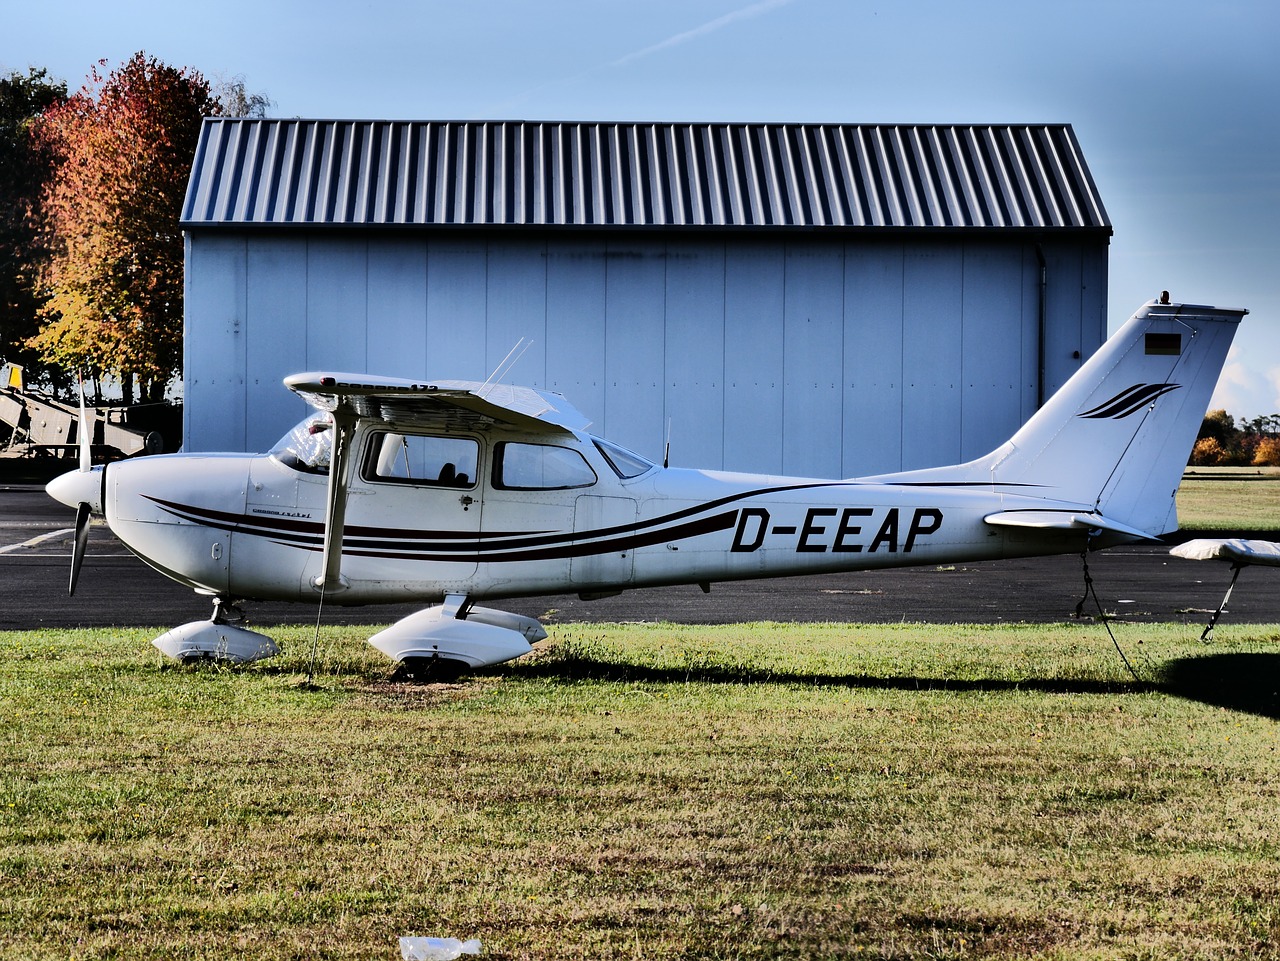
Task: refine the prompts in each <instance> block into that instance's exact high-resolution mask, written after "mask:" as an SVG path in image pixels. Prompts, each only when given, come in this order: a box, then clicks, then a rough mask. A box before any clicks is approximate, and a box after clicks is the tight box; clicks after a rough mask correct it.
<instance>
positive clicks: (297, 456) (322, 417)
mask: <svg viewBox="0 0 1280 961" xmlns="http://www.w3.org/2000/svg"><path fill="white" fill-rule="evenodd" d="M268 453H269V454H270V455H271V456H272V457H274V458H275V459H276V460H278V461H279V462H280V463H282V464H284V466H285V467H291V468H293V469H294V470H296V471H302V472H303V473H305V474H328V473H329V460H330V458H331V457H332V455H333V418H331V417H330V416H329V415H328V414H327V413H325V412H324V411H319V412H317V413H315V414H312V415H311V416H310V417H308V418H307V419H306V420H304V421H303V422H302V423H300V424H298V425H297V426H296V427H294V428H293V429H292V430H291V431H289V433H287V434H285V435H284V436H283V437H281V438H280V440H279V441H277V443H276V445H275V446H274V447H272V448H271V450H270V451H268Z"/></svg>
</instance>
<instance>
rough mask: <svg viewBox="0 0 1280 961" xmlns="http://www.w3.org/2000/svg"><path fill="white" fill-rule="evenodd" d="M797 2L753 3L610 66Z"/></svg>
mask: <svg viewBox="0 0 1280 961" xmlns="http://www.w3.org/2000/svg"><path fill="white" fill-rule="evenodd" d="M794 2H795V0H759V2H758V3H752V4H749V5H748V6H745V7H743V8H742V9H741V10H734V11H733V12H732V13H726V14H725V15H724V16H722V17H716V18H715V19H714V20H708V21H707V22H706V23H704V24H703V25H702V26H700V27H694V28H693V29H692V30H686V31H684V32H683V33H677V34H675V35H673V36H670V37H667V39H666V40H660V41H658V42H657V43H655V44H653V45H651V46H648V47H645V48H644V49H642V50H637V51H635V52H634V53H629V54H627V55H626V56H623V57H619V58H618V59H617V60H615V61H613V62H612V63H611V64H609V66H611V67H621V66H625V65H626V64H629V63H634V62H635V61H637V60H640V59H643V58H644V57H647V56H649V55H650V54H654V53H657V52H658V51H660V50H669V49H671V48H672V47H678V46H680V44H682V43H688V42H689V41H690V40H697V39H698V38H700V37H705V36H707V35H708V34H711V33H715V32H716V31H717V30H719V29H721V28H722V27H727V26H728V25H729V24H731V23H737V22H739V21H741V20H750V19H751V18H752V17H758V16H760V15H761V14H764V13H768V12H769V11H770V10H776V9H777V8H778V7H784V6H786V5H787V4H789V3H794Z"/></svg>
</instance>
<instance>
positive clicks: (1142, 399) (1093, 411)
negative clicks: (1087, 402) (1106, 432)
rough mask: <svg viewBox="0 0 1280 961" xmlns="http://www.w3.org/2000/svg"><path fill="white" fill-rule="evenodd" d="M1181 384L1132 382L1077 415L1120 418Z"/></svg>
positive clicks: (1095, 418) (1094, 418) (1134, 411)
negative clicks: (1112, 395) (1107, 398)
mask: <svg viewBox="0 0 1280 961" xmlns="http://www.w3.org/2000/svg"><path fill="white" fill-rule="evenodd" d="M1181 386H1182V385H1181V384H1134V385H1133V386H1132V387H1129V388H1127V389H1126V390H1122V391H1121V392H1120V393H1118V394H1116V395H1115V396H1114V397H1112V398H1111V399H1110V400H1106V401H1103V402H1102V403H1101V404H1099V405H1098V406H1097V407H1093V408H1090V409H1089V410H1086V411H1081V412H1080V414H1078V415H1077V416H1079V417H1086V418H1089V419H1090V420H1099V419H1102V418H1110V419H1112V420H1121V419H1122V418H1125V417H1128V416H1129V415H1130V414H1133V413H1136V412H1137V411H1139V410H1141V409H1142V408H1143V407H1145V406H1146V405H1147V404H1149V403H1151V402H1152V401H1154V400H1155V399H1156V398H1158V397H1163V396H1164V395H1165V394H1167V393H1169V392H1170V391H1173V390H1177V389H1178V388H1179V387H1181Z"/></svg>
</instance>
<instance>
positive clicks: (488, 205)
mask: <svg viewBox="0 0 1280 961" xmlns="http://www.w3.org/2000/svg"><path fill="white" fill-rule="evenodd" d="M182 226H183V229H184V231H185V237H186V334H185V336H186V343H185V359H184V366H185V371H184V391H185V412H186V413H185V418H186V423H185V425H184V427H185V441H186V449H187V450H264V449H266V448H267V447H269V446H270V445H271V444H272V443H273V442H274V441H275V440H276V439H277V438H278V437H279V436H280V435H281V434H283V433H284V432H285V431H286V430H287V429H288V428H289V427H290V426H291V425H292V424H293V423H294V422H296V421H297V420H299V419H300V418H301V417H302V416H303V415H304V413H305V408H304V406H303V405H302V403H301V401H299V400H298V399H296V398H294V397H293V396H292V395H291V394H289V392H288V391H286V390H285V389H284V388H283V386H282V385H281V379H282V378H283V377H284V376H285V375H287V374H290V373H293V372H296V371H302V370H323V369H328V370H335V371H347V372H356V373H377V374H386V375H394V376H401V377H413V378H424V377H425V378H441V379H447V378H461V379H474V380H485V379H486V378H488V377H489V376H490V375H491V374H492V373H493V372H494V371H495V369H497V368H498V367H499V366H500V364H501V363H502V362H503V360H504V358H505V357H506V356H507V355H508V353H509V352H510V351H511V350H512V348H513V347H515V345H516V344H517V343H518V342H520V341H522V340H523V341H524V342H525V344H526V346H525V348H524V349H523V353H521V354H520V355H519V359H518V360H517V361H516V362H515V364H514V366H513V367H512V368H511V369H510V371H509V372H508V373H506V374H505V375H504V376H503V377H502V378H501V379H502V380H505V381H507V382H512V383H519V384H524V385H528V386H533V387H540V388H546V389H550V390H554V391H559V392H560V393H563V394H564V395H566V397H568V399H569V400H570V401H571V402H572V403H573V404H574V405H575V406H576V407H578V408H579V409H580V410H582V411H583V412H584V413H586V414H587V415H588V416H589V417H591V418H592V419H593V421H594V424H593V427H592V430H593V431H595V432H597V433H599V434H601V435H603V436H606V437H609V438H610V439H612V440H614V441H616V442H618V443H621V444H624V445H626V446H629V447H632V448H633V449H635V450H636V451H638V452H640V453H642V454H645V455H647V456H648V457H650V458H654V459H658V458H660V457H661V456H662V453H663V448H664V445H665V444H666V442H667V438H668V437H669V438H670V449H671V462H672V463H673V464H675V465H680V466H690V467H708V468H724V469H729V470H750V471H763V472H778V473H787V474H797V475H812V476H824V477H832V476H853V475H858V474H867V473H874V472H878V471H887V470H899V469H908V468H914V467H924V466H929V465H933V464H941V463H951V462H956V461H960V460H964V459H968V458H971V457H976V456H979V455H981V454H983V453H985V452H986V451H988V450H990V449H992V448H994V447H995V446H997V445H998V444H1000V443H1001V442H1003V441H1004V440H1005V439H1007V438H1008V437H1009V436H1010V435H1011V434H1012V433H1013V432H1014V431H1015V430H1016V429H1017V427H1018V426H1019V425H1020V424H1021V423H1022V422H1023V421H1024V420H1025V419H1026V418H1027V417H1028V416H1030V414H1031V413H1032V412H1033V411H1034V410H1035V409H1036V407H1037V406H1038V405H1039V404H1040V403H1041V402H1042V401H1043V399H1044V398H1045V397H1047V396H1048V395H1049V394H1051V393H1052V392H1053V390H1054V389H1055V388H1056V387H1057V386H1059V385H1060V384H1061V383H1062V382H1063V381H1065V380H1066V379H1067V378H1068V377H1069V376H1070V375H1071V373H1073V372H1074V371H1075V369H1076V368H1077V367H1078V366H1079V365H1080V363H1081V362H1082V360H1083V359H1084V358H1086V357H1087V356H1088V355H1089V354H1091V353H1092V352H1093V351H1094V350H1095V349H1096V348H1097V347H1098V346H1099V344H1101V342H1102V341H1103V340H1104V339H1105V336H1106V314H1107V252H1108V246H1109V243H1110V237H1111V233H1112V230H1111V225H1110V222H1109V220H1108V218H1107V214H1106V211H1105V209H1104V207H1103V204H1102V201H1101V199H1100V198H1099V196H1098V192H1097V189H1096V187H1095V185H1094V183H1093V179H1092V176H1091V175H1090V173H1089V170H1088V167H1087V165H1086V163H1085V160H1084V157H1083V154H1082V153H1081V150H1080V146H1079V143H1078V142H1077V139H1076V137H1075V134H1074V132H1073V130H1072V129H1071V127H1070V126H1069V125H1066V124H1007V125H980V124H950V125H918V124H911V125H906V124H830V125H823V124H785V123H779V124H763V123H750V124H749V123H581V122H562V123H550V122H528V121H524V122H496V121H464V122H439V121H423V122H409V121H337V120H298V119H294V120H275V119H226V118H214V119H209V120H206V121H205V124H204V127H203V129H202V131H201V134H200V139H199V143H198V146H197V150H196V156H195V162H194V165H193V169H192V175H191V181H190V184H189V187H188V192H187V197H186V201H185V205H184V209H183V218H182ZM1135 306H1136V305H1135Z"/></svg>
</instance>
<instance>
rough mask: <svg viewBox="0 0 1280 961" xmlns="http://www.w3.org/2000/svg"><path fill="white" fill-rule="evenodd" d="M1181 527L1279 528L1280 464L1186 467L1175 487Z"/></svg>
mask: <svg viewBox="0 0 1280 961" xmlns="http://www.w3.org/2000/svg"><path fill="white" fill-rule="evenodd" d="M1178 520H1179V526H1181V527H1182V529H1184V530H1245V531H1275V530H1280V467H1189V468H1187V473H1186V474H1184V475H1183V478H1182V484H1181V485H1180V486H1179V487H1178Z"/></svg>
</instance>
